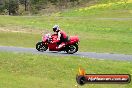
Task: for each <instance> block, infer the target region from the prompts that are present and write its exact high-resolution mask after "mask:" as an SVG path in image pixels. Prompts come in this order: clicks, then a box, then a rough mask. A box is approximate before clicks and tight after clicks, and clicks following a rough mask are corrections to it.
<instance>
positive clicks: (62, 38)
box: [53, 25, 68, 49]
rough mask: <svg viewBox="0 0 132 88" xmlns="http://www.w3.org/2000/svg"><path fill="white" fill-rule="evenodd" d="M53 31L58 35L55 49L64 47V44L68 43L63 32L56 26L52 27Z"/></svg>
mask: <svg viewBox="0 0 132 88" xmlns="http://www.w3.org/2000/svg"><path fill="white" fill-rule="evenodd" d="M53 31H54V32H56V33H57V35H58V37H57V40H58V43H57V44H58V47H56V48H57V49H61V48H62V47H64V46H65V45H66V42H67V41H68V36H67V34H66V33H65V32H64V31H62V30H60V28H59V26H58V25H54V26H53Z"/></svg>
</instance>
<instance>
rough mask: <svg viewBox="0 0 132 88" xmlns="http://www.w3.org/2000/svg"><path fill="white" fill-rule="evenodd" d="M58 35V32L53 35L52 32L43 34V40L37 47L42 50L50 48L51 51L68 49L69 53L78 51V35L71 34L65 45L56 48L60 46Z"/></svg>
mask: <svg viewBox="0 0 132 88" xmlns="http://www.w3.org/2000/svg"><path fill="white" fill-rule="evenodd" d="M57 37H58V36H57V34H53V35H51V36H50V34H46V35H44V36H42V41H41V42H38V43H37V44H36V49H37V50H38V51H41V52H43V51H46V50H47V49H49V51H66V52H67V53H68V54H73V53H75V52H77V51H78V42H79V38H78V36H71V37H70V38H69V39H68V42H66V44H65V46H64V47H62V48H61V49H59V50H58V49H57V48H56V47H58V44H57V42H58V40H57Z"/></svg>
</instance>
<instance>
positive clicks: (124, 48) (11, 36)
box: [0, 16, 132, 54]
mask: <svg viewBox="0 0 132 88" xmlns="http://www.w3.org/2000/svg"><path fill="white" fill-rule="evenodd" d="M0 20H1V21H0V27H1V28H0V29H4V28H6V29H8V30H17V31H21V30H23V29H24V31H25V32H26V31H28V33H12V32H2V31H1V32H0V45H8V46H21V47H35V43H36V42H37V41H40V40H41V31H43V32H45V33H46V32H47V31H49V32H52V26H53V25H54V24H59V25H60V27H61V28H62V29H63V30H65V31H66V32H67V34H68V35H78V36H79V38H80V45H79V47H80V49H79V50H80V51H89V52H108V53H124V54H132V48H131V47H132V40H131V39H132V25H131V23H132V20H129V19H126V20H118V19H117V20H114V19H113V20H112V19H110V20H109V19H96V18H89V17H84V18H82V17H77V18H76V17H44V16H38V17H34V16H31V17H30V16H29V17H28V16H26V17H21V16H13V17H12V16H0ZM52 33H53V32H52Z"/></svg>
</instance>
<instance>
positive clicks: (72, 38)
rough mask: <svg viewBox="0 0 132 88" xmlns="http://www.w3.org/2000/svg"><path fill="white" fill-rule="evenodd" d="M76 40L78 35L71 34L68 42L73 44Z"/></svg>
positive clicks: (77, 40)
mask: <svg viewBox="0 0 132 88" xmlns="http://www.w3.org/2000/svg"><path fill="white" fill-rule="evenodd" d="M77 42H79V38H78V36H71V37H70V41H69V42H68V44H74V43H77Z"/></svg>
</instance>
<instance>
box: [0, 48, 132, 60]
mask: <svg viewBox="0 0 132 88" xmlns="http://www.w3.org/2000/svg"><path fill="white" fill-rule="evenodd" d="M0 51H8V52H20V53H33V54H45V55H53V56H59V55H61V56H62V55H63V56H79V57H87V58H95V59H100V60H102V59H111V60H125V61H132V55H124V54H110V53H95V52H77V53H75V54H66V52H51V51H46V52H39V51H37V50H36V49H35V48H24V47H13V46H0Z"/></svg>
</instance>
